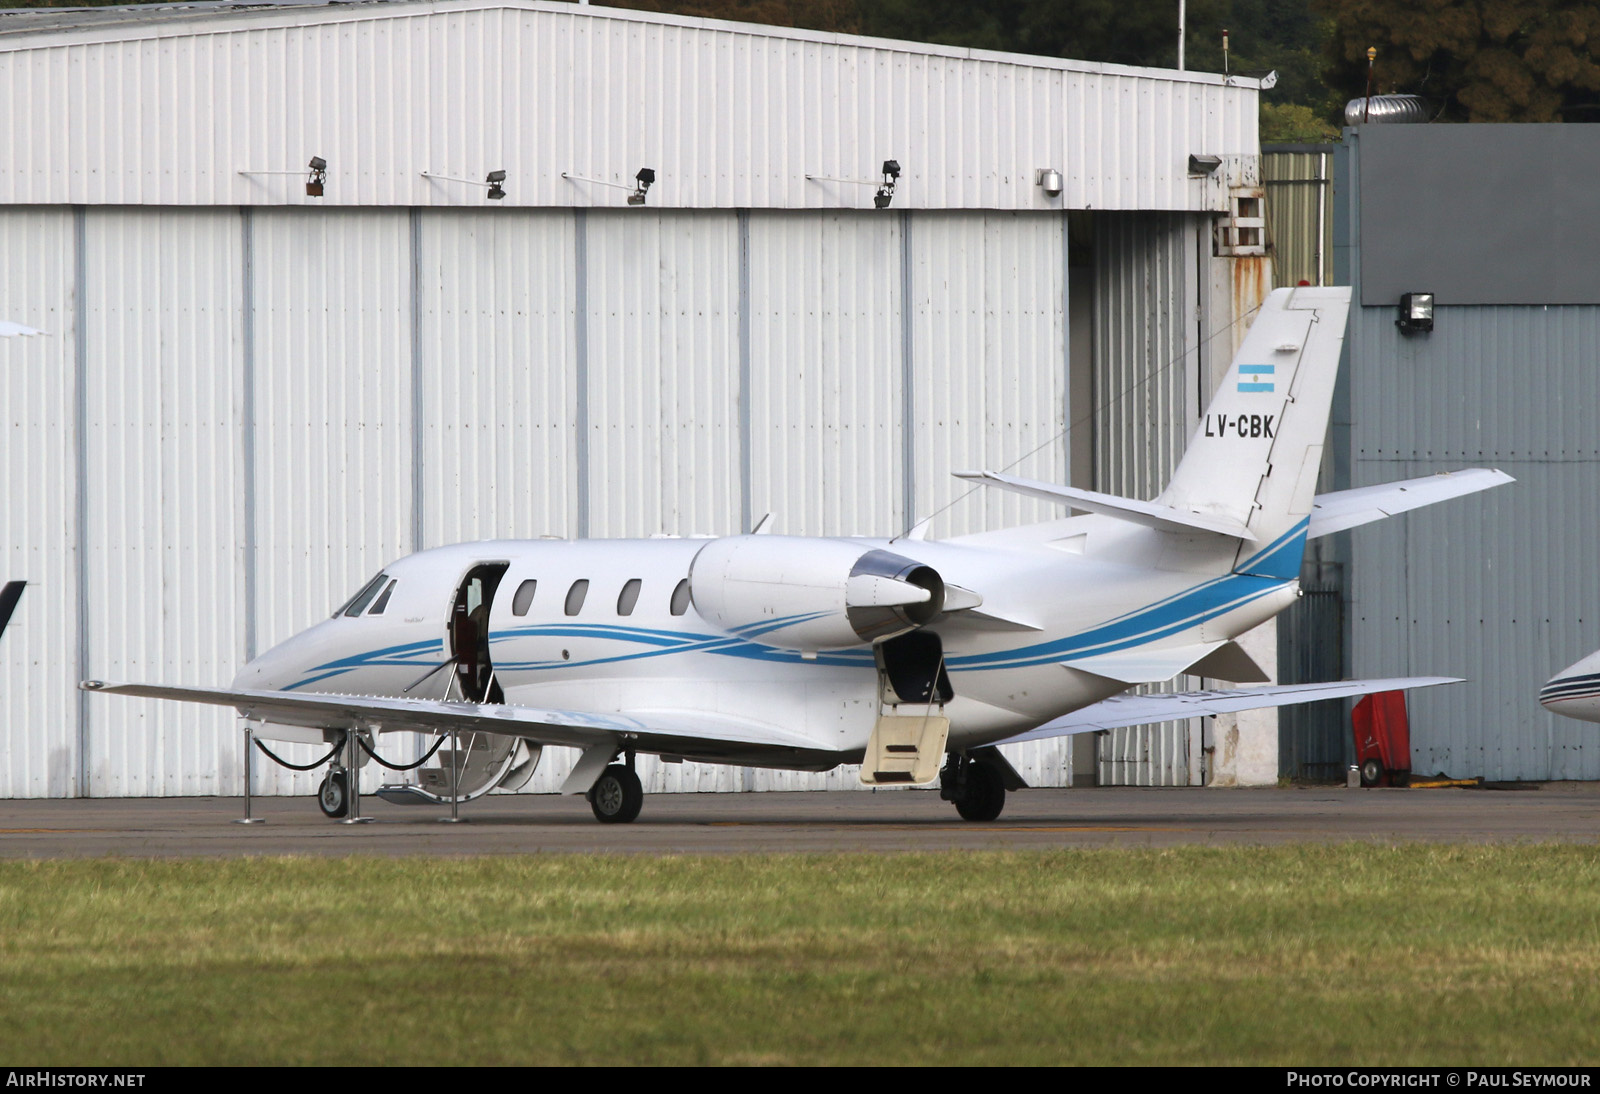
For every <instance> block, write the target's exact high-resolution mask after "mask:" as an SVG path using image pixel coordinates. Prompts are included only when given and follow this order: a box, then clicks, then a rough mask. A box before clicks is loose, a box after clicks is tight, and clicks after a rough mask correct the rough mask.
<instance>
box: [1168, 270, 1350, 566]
mask: <svg viewBox="0 0 1600 1094" xmlns="http://www.w3.org/2000/svg"><path fill="white" fill-rule="evenodd" d="M1349 308H1350V290H1349V289H1348V288H1344V287H1337V288H1299V289H1278V290H1276V291H1274V292H1273V293H1272V294H1271V295H1270V296H1269V297H1268V298H1267V300H1266V302H1265V303H1263V304H1262V305H1261V310H1260V312H1259V313H1257V315H1256V318H1255V322H1254V323H1252V324H1251V327H1250V330H1249V333H1247V334H1246V335H1245V338H1244V343H1243V344H1242V345H1241V346H1240V348H1239V352H1238V354H1237V355H1235V357H1234V359H1233V364H1232V366H1231V367H1230V368H1229V369H1228V373H1227V375H1226V377H1224V379H1223V381H1222V385H1221V386H1220V387H1219V388H1218V389H1217V392H1216V394H1215V395H1214V396H1213V397H1212V399H1211V404H1210V405H1209V406H1207V407H1206V409H1205V412H1204V413H1203V414H1202V415H1201V420H1200V424H1199V425H1198V426H1197V427H1196V429H1195V432H1194V436H1193V437H1192V438H1191V439H1190V441H1189V447H1188V448H1187V449H1186V450H1185V452H1184V456H1183V459H1182V461H1181V462H1180V463H1179V464H1178V468H1177V470H1176V471H1174V472H1173V475H1172V481H1171V482H1170V483H1169V484H1168V485H1167V489H1166V490H1165V491H1163V492H1162V494H1161V496H1160V497H1159V498H1157V499H1156V500H1157V502H1158V503H1160V504H1162V505H1167V506H1170V507H1172V508H1174V509H1181V510H1187V511H1189V512H1193V513H1200V514H1206V515H1209V516H1213V517H1220V518H1224V519H1229V520H1234V521H1238V522H1239V523H1241V524H1243V525H1244V526H1245V527H1246V528H1248V529H1249V530H1250V533H1251V535H1252V537H1253V539H1254V542H1248V541H1246V542H1244V543H1242V544H1241V546H1240V550H1239V554H1238V557H1237V559H1236V562H1235V565H1234V567H1233V568H1234V570H1235V571H1236V572H1240V573H1251V574H1259V575H1260V576H1263V577H1276V578H1282V579H1284V580H1288V579H1292V578H1294V577H1297V576H1299V573H1300V560H1301V556H1302V554H1303V550H1304V546H1305V536H1306V527H1307V522H1308V519H1309V517H1310V515H1311V511H1312V501H1313V498H1314V497H1315V496H1316V487H1317V472H1318V471H1319V470H1320V468H1321V466H1322V447H1323V441H1324V438H1325V437H1326V435H1327V431H1328V415H1329V412H1330V410H1331V408H1332V404H1333V386H1334V380H1335V379H1336V377H1337V375H1338V371H1339V355H1340V352H1341V349H1342V347H1343V344H1344V330H1345V319H1346V316H1347V314H1348V312H1349Z"/></svg>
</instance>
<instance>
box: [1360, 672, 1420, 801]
mask: <svg viewBox="0 0 1600 1094" xmlns="http://www.w3.org/2000/svg"><path fill="white" fill-rule="evenodd" d="M1350 726H1351V728H1352V730H1354V732H1355V739H1356V763H1357V765H1359V766H1360V768H1361V785H1362V786H1404V785H1405V784H1406V778H1407V776H1409V775H1410V774H1411V726H1410V724H1409V723H1408V722H1407V721H1406V693H1405V692H1403V691H1380V692H1378V693H1377V694H1375V695H1368V696H1366V697H1365V698H1363V699H1362V700H1361V701H1360V702H1359V703H1357V704H1356V708H1355V710H1353V711H1351V712H1350Z"/></svg>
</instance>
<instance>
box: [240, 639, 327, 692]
mask: <svg viewBox="0 0 1600 1094" xmlns="http://www.w3.org/2000/svg"><path fill="white" fill-rule="evenodd" d="M312 629H313V630H315V629H316V628H312ZM310 633H311V632H310V631H307V632H304V633H303V634H299V635H296V636H295V637H293V638H291V639H289V640H288V641H286V642H280V643H278V644H277V645H276V646H273V647H272V648H271V649H270V650H268V651H267V652H266V653H263V654H260V655H259V656H257V657H256V658H255V659H254V660H252V661H250V662H249V663H248V664H246V665H245V666H244V668H242V669H240V670H239V674H238V675H237V676H235V677H234V678H233V686H234V687H235V688H238V689H248V690H252V691H282V690H283V689H285V688H287V687H290V686H291V685H293V684H296V683H298V682H299V681H300V680H301V679H303V678H304V676H305V674H306V670H307V668H308V667H309V663H308V656H309V653H310V650H309V649H308V648H307V647H308V643H307V642H306V641H305V637H306V635H307V634H310Z"/></svg>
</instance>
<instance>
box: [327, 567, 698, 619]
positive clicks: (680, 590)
mask: <svg viewBox="0 0 1600 1094" xmlns="http://www.w3.org/2000/svg"><path fill="white" fill-rule="evenodd" d="M378 576H379V577H380V578H381V577H382V576H383V575H382V574H379V575H378ZM393 588H394V583H393V582H390V584H389V589H391V590H392V589H393ZM538 589H539V582H538V581H537V580H536V579H534V578H531V577H530V578H528V580H526V581H524V582H523V583H522V584H521V585H518V586H517V591H516V594H515V595H514V596H512V598H511V614H512V615H516V616H523V615H527V614H528V611H529V609H530V608H532V607H533V596H534V593H535V592H537V591H538ZM643 590H644V582H643V581H642V580H640V579H639V578H637V577H634V578H629V579H628V581H627V583H626V584H624V585H623V586H622V592H620V593H618V594H617V614H618V615H632V614H633V609H634V608H636V607H637V606H638V604H639V594H640V593H641V592H642V591H643ZM362 592H363V593H365V592H366V590H365V589H363V590H362ZM588 595H589V579H588V578H579V579H578V580H577V581H574V582H573V583H572V585H571V586H570V587H569V588H568V589H567V599H566V602H565V603H564V605H563V610H564V611H565V612H566V613H567V614H568V615H577V614H578V613H579V612H581V611H583V602H584V600H585V598H587V597H588ZM388 596H389V590H385V591H384V594H383V600H384V601H386V600H387V599H388ZM357 599H359V597H358V598H357ZM381 602H382V601H380V603H381ZM669 607H670V609H671V611H672V614H673V615H683V614H684V613H685V612H687V611H688V610H689V579H688V578H684V579H683V580H682V581H680V582H678V584H677V586H676V587H675V588H674V589H673V590H672V601H671V603H670V605H669ZM379 610H380V609H378V608H374V609H373V611H374V612H377V611H379Z"/></svg>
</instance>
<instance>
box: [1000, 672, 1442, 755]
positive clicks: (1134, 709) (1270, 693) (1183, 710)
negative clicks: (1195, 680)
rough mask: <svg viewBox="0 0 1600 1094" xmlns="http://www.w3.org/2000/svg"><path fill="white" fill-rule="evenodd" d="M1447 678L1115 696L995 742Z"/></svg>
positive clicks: (1398, 688) (1426, 685)
mask: <svg viewBox="0 0 1600 1094" xmlns="http://www.w3.org/2000/svg"><path fill="white" fill-rule="evenodd" d="M1459 683H1461V681H1460V680H1459V679H1457V678H1455V677H1451V676H1412V677H1399V678H1396V679H1393V680H1336V681H1334V682H1332V683H1328V684H1278V685H1274V686H1272V687H1264V688H1236V689H1233V690H1228V691H1180V692H1169V693H1168V694H1166V695H1118V696H1116V697H1114V698H1111V699H1106V700H1103V701H1102V702H1099V703H1094V704H1092V705H1090V706H1086V707H1084V708H1083V709H1081V710H1075V711H1073V712H1072V713H1071V714H1064V715H1062V716H1061V717H1060V718H1054V719H1052V720H1050V721H1048V722H1046V723H1045V724H1044V725H1042V726H1040V727H1039V728H1037V729H1030V730H1029V731H1028V732H1026V733H1019V734H1017V735H1016V736H1015V737H1011V738H1009V739H1007V740H1004V741H1001V742H999V743H1000V744H1003V745H1014V744H1018V743H1020V742H1022V741H1039V740H1044V739H1045V738H1048V737H1065V736H1068V735H1070V734H1073V733H1094V732H1098V731H1100V730H1105V729H1120V728H1121V727H1123V726H1137V725H1143V724H1145V723H1146V722H1166V721H1171V720H1172V719H1175V718H1195V717H1200V716H1202V715H1207V714H1235V713H1237V712H1239V711H1241V710H1260V709H1262V708H1263V707H1286V706H1294V705H1295V704H1296V703H1315V702H1318V701H1320V700H1323V699H1343V698H1346V697H1348V696H1352V695H1370V694H1372V693H1373V692H1378V691H1406V690H1409V689H1411V688H1431V687H1434V686H1436V685H1438V684H1459Z"/></svg>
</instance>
